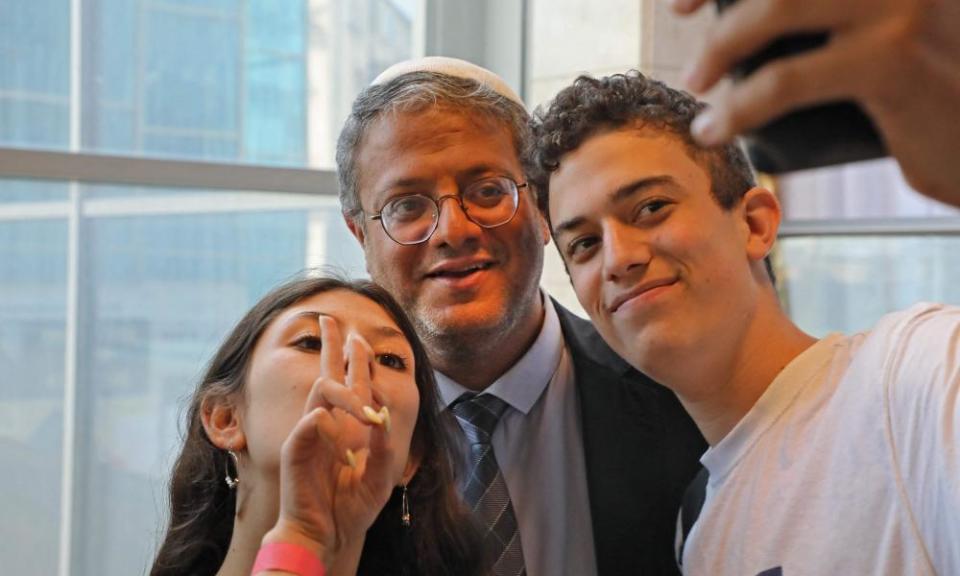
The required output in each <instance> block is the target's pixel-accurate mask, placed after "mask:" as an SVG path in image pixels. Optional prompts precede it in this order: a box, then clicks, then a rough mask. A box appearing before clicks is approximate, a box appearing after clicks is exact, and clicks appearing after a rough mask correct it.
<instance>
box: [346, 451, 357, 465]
mask: <svg viewBox="0 0 960 576" xmlns="http://www.w3.org/2000/svg"><path fill="white" fill-rule="evenodd" d="M347 465H348V466H350V467H351V468H356V467H357V456H356V454H354V453H353V450H351V449H349V448H347Z"/></svg>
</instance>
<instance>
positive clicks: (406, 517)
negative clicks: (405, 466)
mask: <svg viewBox="0 0 960 576" xmlns="http://www.w3.org/2000/svg"><path fill="white" fill-rule="evenodd" d="M400 522H401V523H402V524H403V527H404V528H409V527H410V503H409V502H407V485H406V484H404V485H403V494H402V495H401V496H400Z"/></svg>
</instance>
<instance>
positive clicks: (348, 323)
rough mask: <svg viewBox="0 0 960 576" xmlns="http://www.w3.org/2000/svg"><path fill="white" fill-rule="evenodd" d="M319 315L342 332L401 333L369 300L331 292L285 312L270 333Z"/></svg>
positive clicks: (384, 312)
mask: <svg viewBox="0 0 960 576" xmlns="http://www.w3.org/2000/svg"><path fill="white" fill-rule="evenodd" d="M308 312H316V313H318V314H322V315H324V316H329V317H331V318H333V319H334V320H336V321H337V324H338V325H339V326H340V329H341V331H344V332H346V331H348V330H354V331H357V332H360V333H361V334H363V333H368V332H372V331H374V330H377V329H378V328H382V327H389V328H393V329H395V330H396V331H398V332H399V331H400V328H399V326H397V323H396V322H395V321H394V320H393V318H391V317H390V315H389V314H388V313H387V311H386V310H384V309H383V307H381V306H380V305H379V304H377V303H376V302H374V301H373V300H371V299H369V298H367V297H366V296H361V295H360V294H357V293H355V292H352V291H350V290H344V289H336V290H330V291H327V292H322V293H320V294H314V295H313V296H309V297H307V298H304V299H303V300H301V301H299V302H297V303H296V304H294V305H292V306H290V307H289V308H287V309H286V310H284V311H283V312H282V313H281V314H280V315H279V316H278V317H277V319H276V320H275V321H274V322H273V324H272V325H271V327H270V329H282V328H283V326H286V325H289V324H290V323H291V322H297V321H298V320H299V319H302V318H307V319H309V318H311V316H309V315H307V316H305V315H304V313H308Z"/></svg>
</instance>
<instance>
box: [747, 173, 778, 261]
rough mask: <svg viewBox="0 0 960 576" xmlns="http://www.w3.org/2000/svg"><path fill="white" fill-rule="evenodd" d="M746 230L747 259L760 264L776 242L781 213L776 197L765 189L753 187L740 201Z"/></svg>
mask: <svg viewBox="0 0 960 576" xmlns="http://www.w3.org/2000/svg"><path fill="white" fill-rule="evenodd" d="M741 206H742V208H743V218H744V223H745V224H746V229H747V234H748V235H747V244H746V248H747V257H748V258H749V259H750V261H751V262H760V261H762V260H763V259H764V258H766V257H767V254H769V253H770V250H771V249H773V243H774V242H776V240H777V231H778V230H779V229H780V219H781V217H782V212H781V209H780V202H779V201H778V200H777V197H776V195H774V193H773V192H771V191H769V190H767V189H766V188H760V187H759V186H758V187H755V188H751V189H750V190H748V191H747V193H746V194H744V195H743V200H742V201H741Z"/></svg>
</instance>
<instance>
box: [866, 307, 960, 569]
mask: <svg viewBox="0 0 960 576" xmlns="http://www.w3.org/2000/svg"><path fill="white" fill-rule="evenodd" d="M877 330H878V331H879V332H880V334H883V335H885V336H886V338H884V339H885V342H886V344H887V345H888V346H889V348H888V350H887V355H886V358H885V359H884V360H883V362H884V364H885V366H884V370H883V373H884V377H885V379H886V383H885V384H886V386H885V393H886V401H885V405H886V414H885V416H886V417H887V419H888V430H890V436H891V437H890V443H891V446H892V448H893V457H894V460H895V464H894V465H895V467H896V470H895V473H896V474H897V475H898V478H897V481H898V484H899V485H900V489H901V491H902V494H903V497H904V498H905V500H906V503H907V505H908V506H909V508H910V514H911V516H912V519H913V522H914V523H915V526H916V529H917V530H918V532H919V536H920V538H921V539H922V540H923V542H924V544H925V547H926V549H927V552H928V553H929V555H930V561H931V562H932V563H933V566H934V568H935V570H936V571H937V573H938V574H960V308H955V307H950V306H942V305H934V304H920V305H917V306H914V307H913V308H911V309H909V310H907V311H905V312H903V313H900V314H896V315H892V316H888V317H887V318H885V319H884V321H882V322H881V324H880V325H878V326H877ZM875 333H876V331H875Z"/></svg>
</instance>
